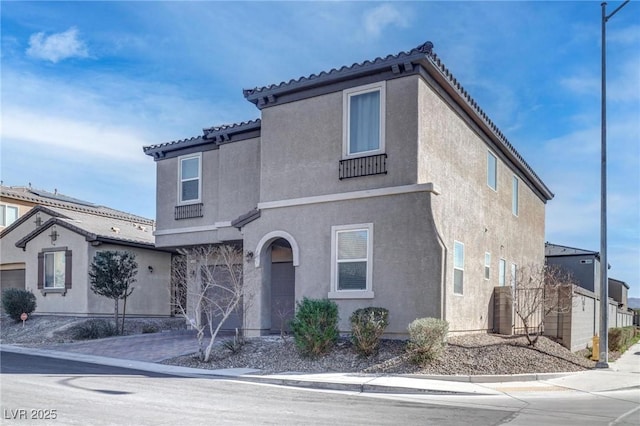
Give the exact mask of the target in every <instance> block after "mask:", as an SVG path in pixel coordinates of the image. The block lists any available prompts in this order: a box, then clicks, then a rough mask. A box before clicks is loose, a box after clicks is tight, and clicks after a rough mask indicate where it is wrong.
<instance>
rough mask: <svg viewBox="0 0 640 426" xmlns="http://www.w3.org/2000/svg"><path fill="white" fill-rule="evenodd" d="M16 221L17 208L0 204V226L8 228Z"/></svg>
mask: <svg viewBox="0 0 640 426" xmlns="http://www.w3.org/2000/svg"><path fill="white" fill-rule="evenodd" d="M17 219H18V208H17V207H14V206H7V205H6V204H0V226H9V225H11V224H12V223H13V222H15V221H16V220H17Z"/></svg>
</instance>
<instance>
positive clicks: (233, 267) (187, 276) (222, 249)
mask: <svg viewBox="0 0 640 426" xmlns="http://www.w3.org/2000/svg"><path fill="white" fill-rule="evenodd" d="M179 253H180V256H176V257H174V260H173V267H172V278H173V285H174V286H175V289H176V291H175V299H174V301H173V303H174V305H175V307H176V311H177V313H178V314H180V315H182V316H183V317H184V318H185V319H186V320H187V321H188V322H189V324H190V325H191V326H192V327H193V328H194V329H195V330H196V332H197V336H196V337H197V339H198V346H199V357H200V359H201V360H202V361H205V362H208V361H209V360H210V359H211V353H212V350H213V344H214V342H215V339H216V337H217V335H218V333H219V331H220V329H221V328H222V326H223V324H224V323H225V321H226V320H227V319H229V317H230V316H231V315H232V314H233V313H236V312H238V311H239V309H240V308H242V300H243V293H244V283H243V277H242V250H241V249H239V248H238V247H235V246H232V245H228V244H223V245H206V246H197V247H192V248H189V249H181V250H179ZM207 332H208V334H209V340H208V341H206V339H205V335H206V334H207Z"/></svg>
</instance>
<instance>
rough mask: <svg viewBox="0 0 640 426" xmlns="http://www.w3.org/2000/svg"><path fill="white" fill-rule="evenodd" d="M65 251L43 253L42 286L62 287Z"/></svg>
mask: <svg viewBox="0 0 640 426" xmlns="http://www.w3.org/2000/svg"><path fill="white" fill-rule="evenodd" d="M65 260H66V259H65V252H64V251H53V252H47V253H44V288H64V282H65V279H64V278H65V271H66V265H65Z"/></svg>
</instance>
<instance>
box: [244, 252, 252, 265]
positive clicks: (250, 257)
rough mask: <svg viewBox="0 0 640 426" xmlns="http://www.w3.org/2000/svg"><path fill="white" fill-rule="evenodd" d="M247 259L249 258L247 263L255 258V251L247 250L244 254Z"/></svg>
mask: <svg viewBox="0 0 640 426" xmlns="http://www.w3.org/2000/svg"><path fill="white" fill-rule="evenodd" d="M244 257H245V259H247V263H249V262H251V261H252V260H253V252H252V251H251V250H249V251H247V252H246V253H245V255H244Z"/></svg>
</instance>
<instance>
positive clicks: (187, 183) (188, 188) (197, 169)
mask: <svg viewBox="0 0 640 426" xmlns="http://www.w3.org/2000/svg"><path fill="white" fill-rule="evenodd" d="M179 162H180V167H179V170H178V182H179V185H178V186H179V187H178V200H179V202H180V204H189V203H197V202H200V197H201V194H202V185H201V181H202V179H201V175H202V164H201V163H202V155H201V154H199V153H198V154H196V155H189V156H184V157H179Z"/></svg>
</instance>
